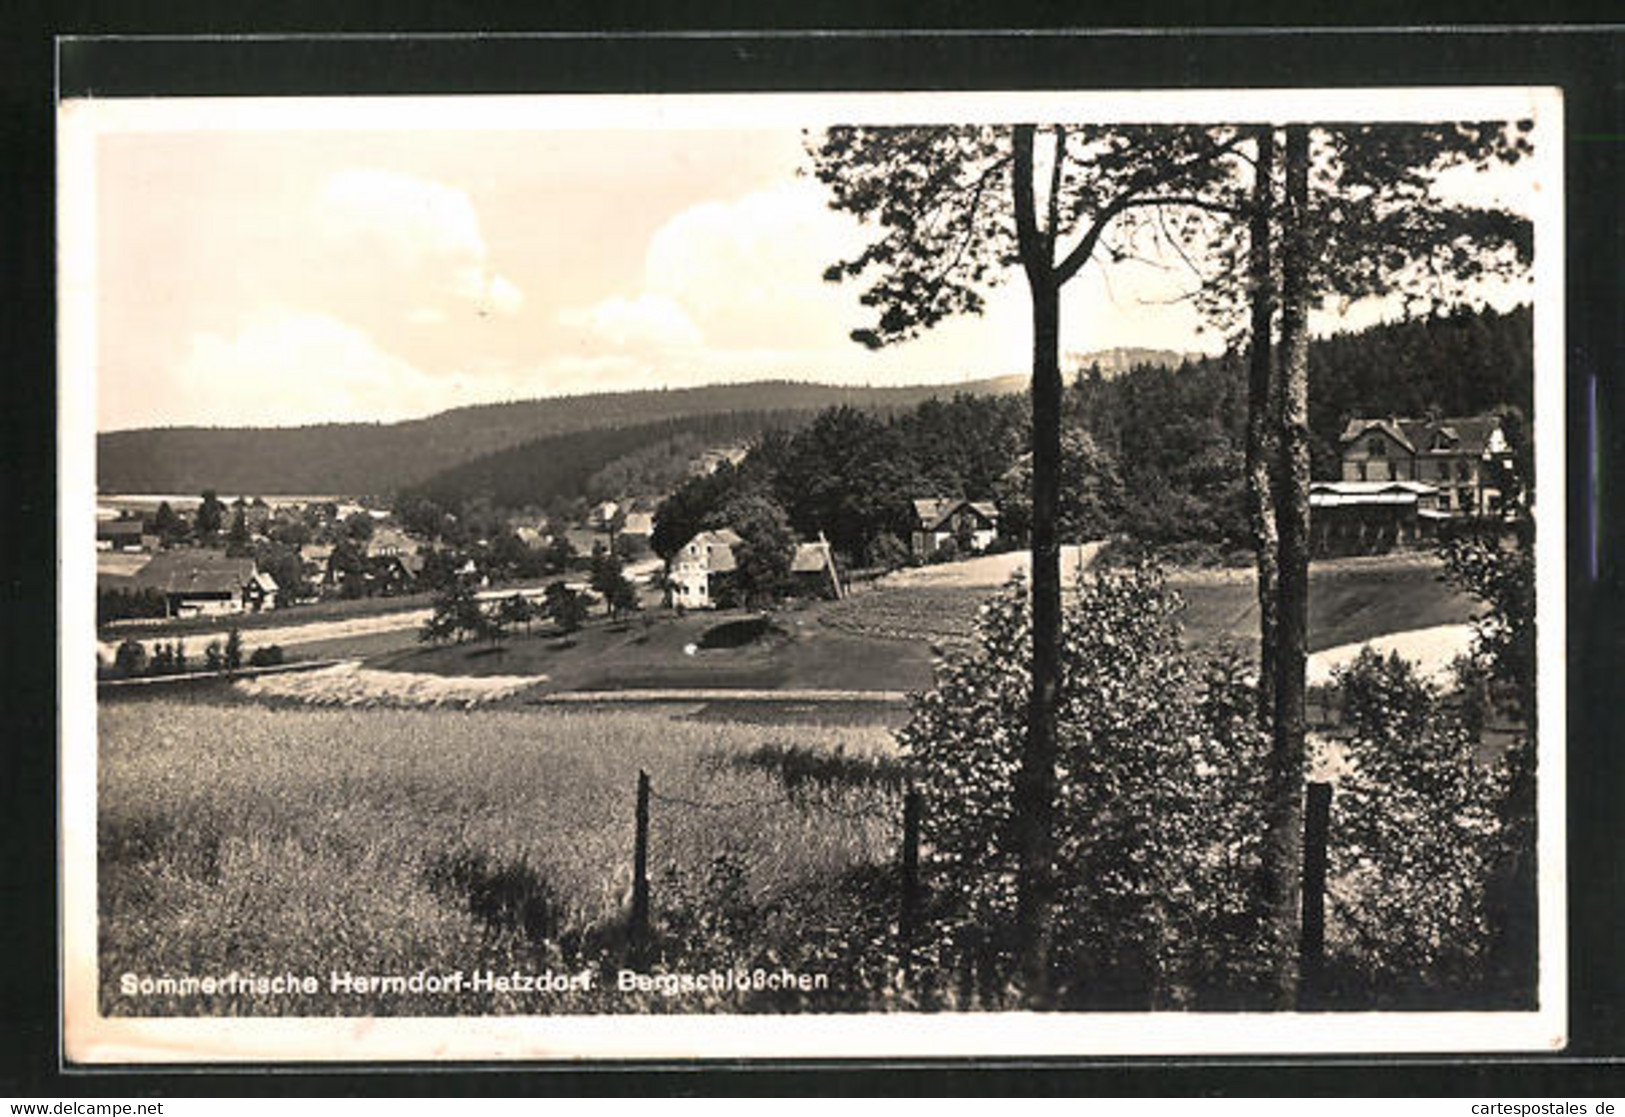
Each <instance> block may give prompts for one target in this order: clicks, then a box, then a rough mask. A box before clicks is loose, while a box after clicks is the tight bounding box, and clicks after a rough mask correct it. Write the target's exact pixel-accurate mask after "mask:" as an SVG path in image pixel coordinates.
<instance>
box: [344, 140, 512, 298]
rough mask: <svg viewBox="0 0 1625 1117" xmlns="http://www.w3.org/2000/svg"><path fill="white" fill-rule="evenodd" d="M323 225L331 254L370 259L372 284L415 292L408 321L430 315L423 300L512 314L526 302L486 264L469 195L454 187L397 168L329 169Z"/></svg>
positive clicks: (510, 283)
mask: <svg viewBox="0 0 1625 1117" xmlns="http://www.w3.org/2000/svg"><path fill="white" fill-rule="evenodd" d="M321 227H322V231H323V233H324V235H325V238H326V239H327V240H328V241H329V242H330V244H331V246H332V248H333V250H334V252H335V253H339V254H345V255H348V256H350V257H352V258H359V259H360V260H362V261H364V262H365V263H366V264H367V265H369V268H368V270H369V273H370V276H371V279H372V281H373V283H374V284H375V285H382V286H384V287H385V288H387V289H388V290H391V291H393V290H396V289H402V290H410V291H411V292H412V293H413V295H414V296H415V297H414V298H413V300H412V302H413V305H414V306H415V307H416V309H414V311H412V312H411V313H412V316H413V320H414V321H418V322H423V321H428V320H430V316H429V315H427V314H425V313H424V311H425V309H432V307H430V308H425V307H424V306H422V305H418V304H420V303H424V302H429V303H432V302H434V301H439V300H444V299H447V298H450V299H456V300H461V301H462V302H465V303H470V304H473V305H474V306H475V307H476V308H477V309H479V310H480V311H481V312H485V313H489V312H492V311H495V312H497V313H499V314H513V313H515V312H516V311H517V310H518V309H519V307H520V305H521V304H522V303H523V301H524V294H523V292H521V291H520V289H519V288H518V287H517V286H516V285H515V284H514V283H513V281H512V280H510V279H508V278H507V277H505V276H502V275H498V274H497V273H496V272H495V271H493V270H492V268H491V266H490V261H489V256H490V253H489V249H488V247H487V245H486V243H485V238H484V236H483V235H482V234H481V232H480V221H479V215H478V213H477V212H476V210H475V208H474V202H473V199H471V198H470V197H469V196H468V194H467V193H465V192H464V191H462V190H459V189H457V188H455V187H452V186H447V185H445V184H443V183H439V182H433V181H430V180H429V179H424V178H418V177H415V176H412V175H404V174H400V173H397V172H395V171H384V170H375V169H354V168H352V169H347V170H341V171H335V172H333V173H332V174H330V175H328V176H327V179H326V181H325V183H324V185H323V188H322V193H321Z"/></svg>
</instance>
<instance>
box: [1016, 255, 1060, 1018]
mask: <svg viewBox="0 0 1625 1117" xmlns="http://www.w3.org/2000/svg"><path fill="white" fill-rule="evenodd" d="M1032 294H1033V445H1032V450H1033V523H1032V532H1033V536H1032V561H1033V586H1032V593H1033V662H1032V675H1033V679H1032V695H1031V698H1030V700H1029V705H1028V711H1027V741H1026V747H1025V748H1024V749H1023V750H1022V755H1021V767H1020V769H1019V770H1018V771H1017V774H1016V786H1015V793H1016V802H1015V817H1014V823H1015V828H1016V835H1015V836H1016V848H1017V850H1018V851H1019V855H1020V859H1021V861H1020V873H1019V876H1018V878H1017V885H1016V888H1017V891H1016V940H1017V941H1016V948H1017V951H1018V953H1017V957H1018V958H1019V959H1020V960H1021V987H1022V991H1023V996H1024V998H1025V1000H1026V1002H1027V1004H1028V1005H1029V1007H1034V1008H1049V1007H1052V1006H1051V1005H1050V1004H1049V999H1050V989H1049V985H1050V982H1049V934H1048V926H1049V909H1050V905H1051V903H1052V902H1053V900H1054V891H1055V884H1054V857H1055V841H1054V813H1055V758H1056V721H1057V709H1058V707H1059V704H1060V689H1061V688H1060V679H1061V549H1060V545H1059V540H1058V538H1057V536H1056V523H1055V519H1056V509H1057V505H1058V503H1059V496H1060V474H1061V368H1060V360H1059V354H1058V347H1059V340H1060V339H1059V332H1060V298H1059V293H1058V291H1057V290H1056V288H1055V287H1054V286H1053V285H1051V284H1043V285H1038V284H1035V285H1034V286H1033V293H1032Z"/></svg>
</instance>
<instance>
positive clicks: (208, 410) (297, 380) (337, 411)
mask: <svg viewBox="0 0 1625 1117" xmlns="http://www.w3.org/2000/svg"><path fill="white" fill-rule="evenodd" d="M170 380H171V381H172V383H171V387H170V392H169V393H168V394H169V397H170V406H169V408H168V410H169V411H170V413H171V414H172V415H174V416H175V417H174V418H172V419H171V420H170V421H171V422H186V421H201V422H207V423H210V424H216V425H238V424H242V425H253V426H264V425H288V424H297V423H305V422H311V421H313V420H314V419H322V420H335V421H337V420H352V421H380V422H388V421H393V420H396V419H401V418H407V417H410V416H413V415H421V414H426V413H428V412H430V411H435V410H440V409H441V408H443V407H449V406H455V405H456V404H457V403H462V402H467V401H466V400H462V399H459V398H457V396H458V392H457V385H456V383H455V382H454V381H448V380H446V379H445V378H440V377H431V376H428V375H426V374H425V373H424V372H423V371H422V370H420V369H418V368H416V367H414V366H413V365H411V364H409V363H408V362H406V361H404V360H402V359H401V358H399V357H397V356H395V355H393V354H391V353H388V352H386V351H384V350H383V349H381V348H380V347H379V346H378V345H377V343H375V342H374V341H373V339H372V338H371V337H370V336H369V335H368V334H366V333H364V332H363V331H361V330H358V329H356V328H355V327H354V326H350V325H347V324H346V323H344V322H341V321H339V320H337V319H335V318H331V317H328V316H326V315H321V314H309V313H304V312H301V311H295V310H281V311H273V312H268V313H263V314H260V315H257V316H255V317H254V318H252V319H250V320H249V321H248V322H246V323H245V324H244V325H243V326H242V327H241V328H240V329H238V330H237V331H236V332H234V333H231V334H229V335H227V334H218V333H212V332H211V333H199V334H194V335H193V336H192V338H191V340H190V344H189V345H188V347H187V350H186V353H185V355H184V356H183V357H182V359H181V360H180V362H179V363H178V364H177V365H176V366H175V367H174V369H173V370H172V372H171V376H170ZM182 416H198V417H199V418H198V419H196V420H189V419H186V418H182Z"/></svg>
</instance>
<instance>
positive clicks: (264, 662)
mask: <svg viewBox="0 0 1625 1117" xmlns="http://www.w3.org/2000/svg"><path fill="white" fill-rule="evenodd" d="M281 662H282V646H281V645H280V644H267V645H265V646H264V647H261V648H255V649H254V650H253V652H251V653H250V654H249V657H248V665H249V666H250V667H275V666H277V665H278V664H280V663H281Z"/></svg>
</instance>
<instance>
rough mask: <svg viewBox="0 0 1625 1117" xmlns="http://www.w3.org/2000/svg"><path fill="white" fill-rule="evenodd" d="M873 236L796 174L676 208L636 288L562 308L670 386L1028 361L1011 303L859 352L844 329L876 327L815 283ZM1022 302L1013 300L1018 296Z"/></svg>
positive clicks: (851, 295)
mask: <svg viewBox="0 0 1625 1117" xmlns="http://www.w3.org/2000/svg"><path fill="white" fill-rule="evenodd" d="M872 235H873V233H872V231H870V230H865V229H864V228H862V227H861V226H860V225H859V224H858V223H857V221H856V220H854V219H853V218H851V217H850V216H849V215H846V214H842V213H837V212H835V211H834V210H831V209H830V208H829V205H828V199H827V197H826V195H825V193H824V190H823V188H822V187H820V186H819V185H818V184H816V183H813V182H809V181H807V180H805V179H798V180H793V181H788V182H785V183H783V184H781V185H778V186H774V187H772V188H769V189H766V190H758V191H753V192H751V193H747V194H743V195H740V196H739V197H736V198H732V199H713V200H711V201H706V202H702V203H700V204H698V205H695V206H691V207H689V208H688V209H685V210H683V211H681V212H679V213H677V214H675V215H674V216H672V217H671V218H670V219H669V220H667V221H666V222H665V224H663V225H662V226H660V228H658V229H657V230H656V231H655V232H654V233H653V235H651V237H650V239H649V244H648V247H647V249H646V251H645V255H644V267H643V277H642V283H641V285H640V287H639V289H638V290H636V291H634V292H631V293H627V294H617V295H616V296H614V297H612V298H609V299H606V300H604V301H602V302H600V303H597V304H595V305H594V306H591V307H586V308H579V309H572V310H567V311H564V312H562V313H561V314H560V316H559V320H560V322H561V323H562V324H564V325H566V326H573V327H576V328H578V329H581V330H582V331H583V334H584V335H585V336H584V339H583V343H582V344H583V347H585V346H586V345H587V344H590V343H591V342H593V341H599V342H602V341H609V342H611V343H612V344H614V345H616V346H617V347H619V348H620V349H622V350H624V351H626V352H628V353H629V354H632V355H636V356H641V357H642V358H643V359H644V360H645V361H647V362H648V363H649V364H650V365H651V368H652V369H653V370H654V374H655V375H658V376H659V377H660V379H661V380H663V381H666V382H671V383H678V382H705V381H710V380H739V379H759V378H762V377H771V376H792V377H803V378H819V379H836V380H845V381H859V380H865V379H871V380H875V381H877V382H888V381H896V380H897V379H898V378H900V377H901V378H903V379H918V378H920V377H921V376H933V375H941V374H968V373H969V372H971V371H973V370H974V371H977V372H981V373H992V372H1005V371H1009V370H1010V369H1012V368H1020V367H1022V365H1023V364H1024V362H1025V359H1026V352H1027V347H1028V344H1029V343H1028V342H1027V341H1025V340H1024V338H1025V331H1026V330H1027V329H1028V326H1027V315H1026V313H1025V311H1024V310H1023V305H1022V303H1021V300H1020V299H1019V298H1016V299H1012V298H1011V297H1010V295H1009V292H1007V291H996V292H993V293H992V297H991V299H990V301H989V314H988V315H987V316H985V317H981V318H970V319H965V320H957V321H954V322H949V323H944V324H943V326H941V327H939V328H938V329H936V330H933V331H931V332H930V333H929V334H928V335H927V336H926V337H924V338H922V339H920V340H919V341H917V342H912V343H909V344H906V345H899V346H895V347H892V348H888V349H886V350H884V351H882V352H880V353H872V352H868V351H866V350H864V349H862V348H861V347H859V346H858V345H856V344H855V343H854V342H853V341H852V340H851V337H850V335H851V331H852V330H853V329H854V328H856V327H859V326H863V325H868V324H870V323H872V322H873V320H874V317H875V311H874V309H873V308H871V307H865V306H863V305H862V304H861V303H860V301H859V294H860V287H859V286H857V285H854V284H833V283H827V282H825V281H824V278H823V274H824V270H825V269H826V268H827V267H828V266H829V265H830V264H831V263H833V262H834V261H835V260H837V259H843V258H849V257H851V256H854V255H856V254H857V253H858V252H860V251H861V250H862V246H863V245H864V244H865V243H866V241H867V240H868V238H869V237H870V236H872ZM1018 294H1019V293H1018Z"/></svg>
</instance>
